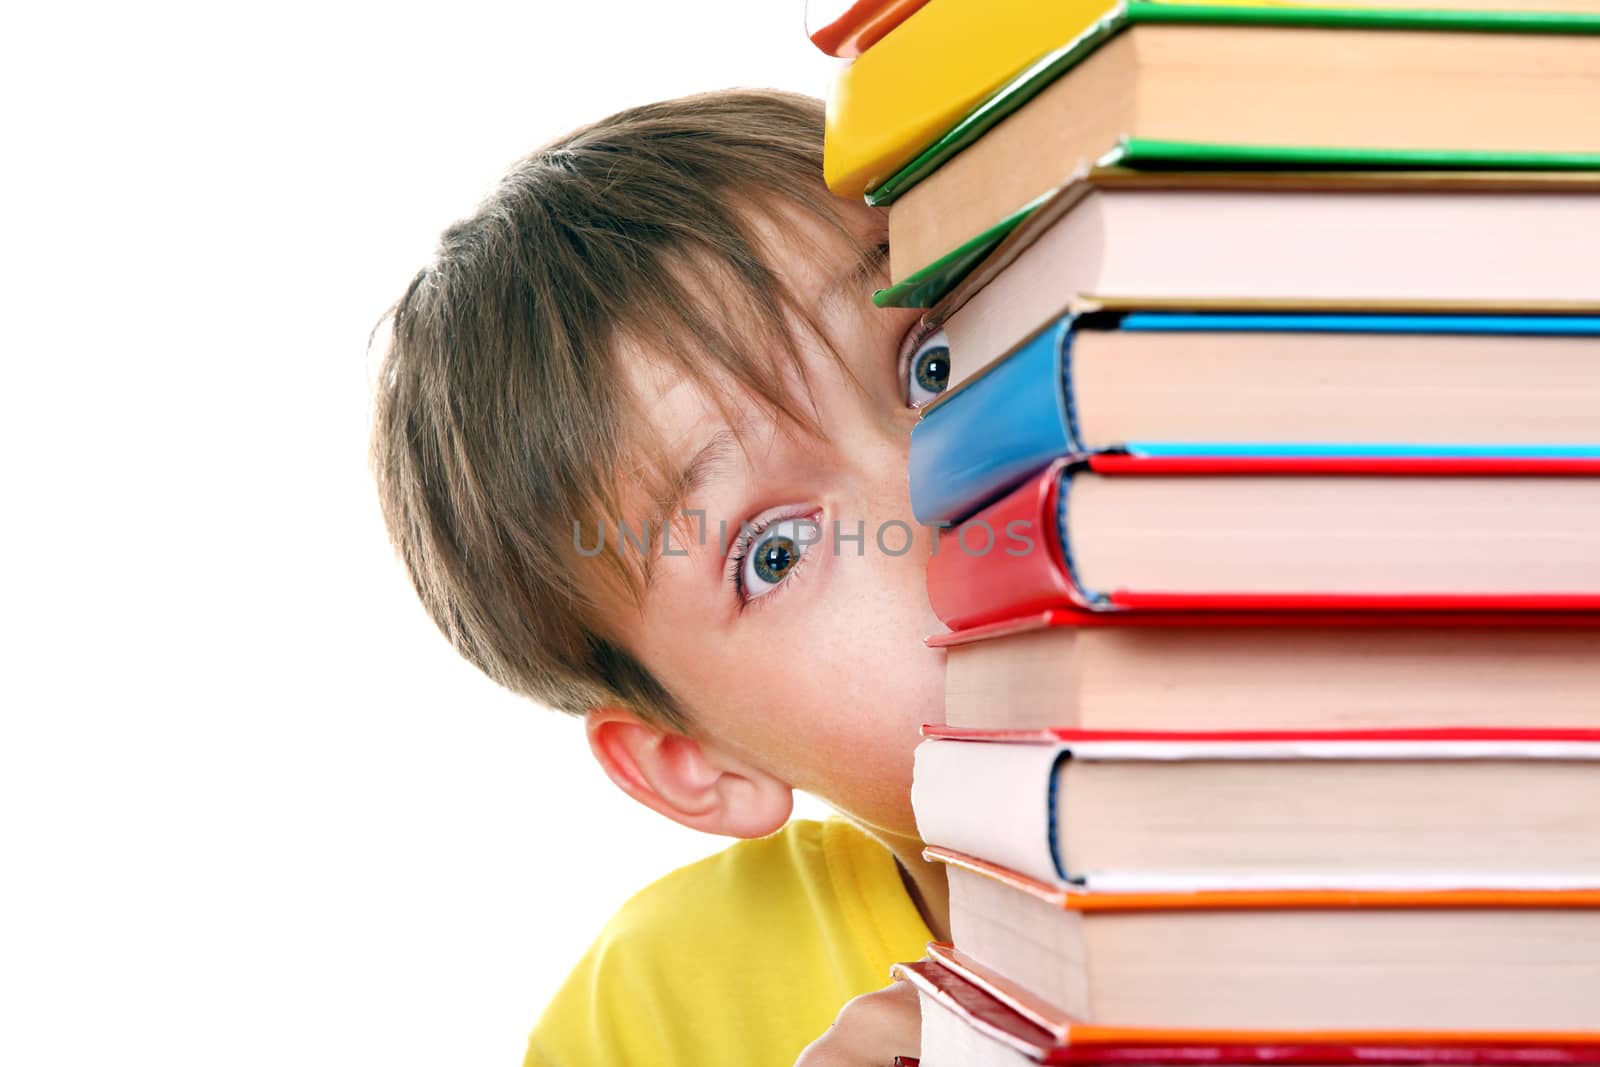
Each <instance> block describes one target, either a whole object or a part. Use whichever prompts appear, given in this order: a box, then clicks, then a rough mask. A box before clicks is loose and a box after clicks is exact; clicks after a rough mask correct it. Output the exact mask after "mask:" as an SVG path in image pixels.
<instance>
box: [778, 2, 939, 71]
mask: <svg viewBox="0 0 1600 1067" xmlns="http://www.w3.org/2000/svg"><path fill="white" fill-rule="evenodd" d="M927 2H928V0H807V3H806V35H807V36H809V37H810V38H811V43H812V44H814V45H816V46H817V47H818V48H820V49H822V51H824V52H826V53H827V54H828V55H830V56H838V57H839V58H840V59H854V58H855V57H856V56H859V55H860V54H861V53H863V52H865V51H866V50H867V49H869V48H871V47H872V46H873V45H875V44H877V43H878V42H879V41H880V40H882V39H883V38H884V36H885V35H887V34H888V32H889V31H890V30H892V29H894V28H895V27H896V26H898V25H900V24H901V23H902V22H904V21H905V20H906V19H908V18H910V17H911V16H912V15H913V14H915V13H916V10H917V9H918V8H919V7H921V6H922V5H923V4H925V3H927Z"/></svg>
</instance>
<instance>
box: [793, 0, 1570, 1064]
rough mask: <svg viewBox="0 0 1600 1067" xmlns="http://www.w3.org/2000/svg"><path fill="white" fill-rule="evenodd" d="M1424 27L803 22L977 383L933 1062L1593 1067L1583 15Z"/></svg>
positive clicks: (930, 418) (1115, 20)
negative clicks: (835, 65) (1533, 1066)
mask: <svg viewBox="0 0 1600 1067" xmlns="http://www.w3.org/2000/svg"><path fill="white" fill-rule="evenodd" d="M1439 6H1442V7H1447V8H1451V9H1450V10H1440V9H1430V10H1419V9H1410V8H1406V7H1402V6H1396V5H1395V4H1393V3H1389V2H1383V3H1378V4H1373V3H1364V4H1360V5H1350V6H1346V7H1333V6H1310V5H1295V4H1286V3H1277V4H1268V3H1236V4H1193V3H1178V2H1162V3H1158V2H1149V0H1131V2H1129V3H1126V4H1124V5H1121V6H1118V7H1116V8H1113V9H1110V10H1107V9H1105V8H1104V7H1103V6H1101V5H1098V4H1093V3H1078V2H1071V0H1066V2H1063V0H1054V2H1051V0H926V2H923V3H917V2H901V3H873V2H871V0H857V2H856V3H853V4H848V5H842V8H843V10H841V11H839V12H835V13H834V14H833V15H832V16H830V17H829V18H828V19H824V20H820V21H819V22H817V23H816V24H814V26H813V38H814V39H816V40H818V41H819V43H823V44H825V45H827V46H829V47H831V48H833V49H834V50H835V51H836V54H839V55H842V56H845V57H847V58H851V62H850V64H849V65H848V66H845V67H843V68H842V69H841V70H840V72H839V74H838V76H837V80H836V84H835V87H834V91H833V93H832V95H831V97H830V100H829V110H828V131H827V159H826V170H827V178H828V181H829V184H830V186H831V187H832V188H833V189H834V191H836V192H838V193H840V194H841V195H845V196H852V197H855V196H865V198H866V199H867V200H868V202H870V203H874V204H879V205H885V206H887V207H888V212H889V227H890V271H891V280H892V283H893V284H892V285H891V287H890V288H888V289H886V290H884V291H882V292H880V293H879V294H878V296H877V299H878V301H879V303H880V304H882V305H896V306H918V307H926V308H928V309H929V311H928V313H927V315H926V317H925V319H924V328H923V331H922V337H921V340H920V342H919V344H918V346H917V349H916V354H915V356H914V357H913V358H914V360H915V361H917V362H916V363H914V366H913V373H918V372H920V371H923V370H926V371H927V372H928V373H930V374H934V375H944V374H946V373H947V374H948V388H947V389H946V390H945V391H944V393H943V394H942V395H940V396H939V397H938V399H937V400H935V401H934V402H932V403H931V404H929V405H928V406H927V407H926V408H925V409H924V411H923V414H922V417H921V419H920V420H919V422H918V424H917V427H916V429H915V431H914V433H913V437H912V447H911V469H910V471H909V477H910V485H911V497H912V504H913V508H914V510H915V512H916V515H917V518H918V520H919V521H920V522H922V523H924V524H927V525H935V526H939V527H942V528H943V529H942V531H941V532H940V533H939V535H938V536H939V542H940V544H939V550H938V552H937V553H936V554H935V555H934V557H933V558H932V560H931V561H930V564H929V569H928V593H929V598H930V601H931V602H932V605H933V607H934V609H935V610H936V612H937V613H938V615H939V617H940V618H941V619H942V620H943V621H944V622H945V623H946V624H947V625H948V626H949V627H950V632H949V633H945V634H940V635H936V636H933V637H930V638H929V643H930V644H932V645H935V646H938V647H942V648H944V649H946V655H947V660H946V663H947V668H946V669H947V681H946V686H947V700H946V721H945V722H943V723H939V724H929V725H928V726H926V727H924V731H923V732H924V736H925V740H924V741H923V743H922V744H921V746H920V747H919V749H918V753H917V765H916V772H915V784H914V787H913V803H914V806H915V809H916V814H917V820H918V825H919V828H920V830H921V832H922V835H923V839H924V841H925V842H926V843H927V844H928V850H927V855H928V856H929V857H930V858H933V859H936V860H940V861H942V862H944V863H946V864H947V865H948V872H949V880H950V897H951V917H950V921H951V930H952V934H953V944H948V945H946V944H935V945H932V946H930V947H929V954H928V957H927V958H925V959H923V960H920V961H916V962H907V963H904V964H902V965H900V966H899V967H897V973H899V974H901V975H902V976H903V977H905V978H906V979H907V980H909V981H911V982H913V983H914V984H915V985H916V986H917V988H918V989H919V990H920V991H921V993H922V995H923V1024H922V1025H923V1047H922V1056H923V1060H922V1063H923V1067H951V1065H957V1064H959V1065H963V1067H967V1065H974V1064H977V1065H988V1064H1005V1065H1009V1067H1016V1065H1021V1064H1028V1063H1108V1064H1109V1063H1147V1064H1154V1063H1198V1062H1205V1063H1211V1064H1235V1063H1237V1064H1245V1063H1263V1062H1268V1061H1272V1062H1292V1063H1322V1064H1337V1063H1354V1062H1362V1063H1396V1064H1402V1063H1439V1062H1446V1063H1472V1064H1510V1063H1546V1064H1554V1063H1600V13H1596V12H1597V11H1600V4H1597V3H1595V0H1581V2H1576V3H1575V2H1572V0H1520V2H1519V0H1490V2H1489V3H1483V2H1472V3H1471V5H1470V6H1471V7H1472V8H1473V10H1461V8H1464V7H1466V6H1467V3H1465V2H1464V0H1445V2H1443V3H1442V4H1441V5H1439ZM1490 8H1494V9H1490ZM1510 8H1517V9H1518V10H1509V9H1510Z"/></svg>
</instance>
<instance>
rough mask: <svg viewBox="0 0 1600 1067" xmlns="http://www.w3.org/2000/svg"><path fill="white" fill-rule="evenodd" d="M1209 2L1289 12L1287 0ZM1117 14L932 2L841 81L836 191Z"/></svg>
mask: <svg viewBox="0 0 1600 1067" xmlns="http://www.w3.org/2000/svg"><path fill="white" fill-rule="evenodd" d="M1164 2H1167V3H1195V2H1196V0H1164ZM1200 2H1205V0H1200ZM1211 2H1214V3H1226V4H1229V5H1235V4H1237V5H1240V6H1264V7H1279V6H1284V4H1283V2H1282V0H1211ZM1292 6H1302V5H1298V4H1297V5H1292ZM1314 6H1319V7H1324V6H1349V7H1377V8H1393V7H1419V8H1441V9H1449V10H1472V9H1492V10H1505V11H1549V12H1557V11H1569V12H1570V11H1596V10H1600V0H1342V3H1341V2H1340V0H1319V2H1317V3H1316V4H1315V5H1314ZM1116 7H1117V2H1116V0H930V2H929V3H928V4H926V5H925V6H924V7H923V8H922V9H921V10H919V11H917V12H916V14H914V15H912V16H911V17H910V18H908V19H906V21H905V22H903V23H901V24H900V25H899V26H897V27H895V29H894V31H893V32H892V33H890V34H889V35H888V36H886V37H884V38H883V39H882V40H881V41H878V42H877V43H876V44H874V45H873V46H872V47H871V48H870V49H868V50H867V51H866V52H864V53H863V54H862V55H861V56H860V58H858V59H856V60H855V61H854V62H853V63H851V64H850V65H849V66H847V67H845V68H844V69H843V70H841V71H840V72H839V74H838V75H837V76H836V77H835V79H834V82H833V87H832V89H831V91H830V92H829V94H828V109H827V131H826V139H825V142H824V158H823V174H824V176H825V178H826V179H827V183H828V188H830V189H832V190H833V191H834V192H835V193H838V194H839V195H840V196H846V197H852V198H857V197H860V196H862V195H864V194H865V193H866V192H867V191H868V190H870V189H872V188H873V187H874V186H876V185H878V184H879V183H880V182H882V181H884V180H885V179H887V178H888V177H890V176H891V175H892V174H894V173H895V172H896V171H897V170H899V169H900V168H901V167H903V166H905V165H906V164H907V163H909V162H910V161H911V160H912V159H913V158H914V157H915V156H916V155H917V154H918V153H919V152H920V151H922V149H924V148H926V147H927V146H928V145H929V144H930V143H932V142H933V141H934V140H935V139H937V138H938V137H940V136H941V135H943V134H944V133H945V132H946V131H947V130H949V129H950V128H951V127H952V126H954V125H955V124H956V123H957V122H959V121H960V120H961V119H962V118H963V117H965V116H966V115H967V113H968V112H970V111H971V110H972V109H973V108H975V107H977V106H978V105H979V104H981V103H982V102H983V101H984V100H986V99H987V98H988V97H989V96H990V95H991V94H992V93H994V92H995V90H997V89H999V88H1000V87H1001V86H1002V85H1004V84H1005V83H1006V82H1007V81H1009V80H1010V79H1011V78H1012V77H1013V76H1014V75H1016V74H1017V73H1019V72H1020V71H1021V70H1022V69H1023V68H1024V67H1026V66H1028V64H1030V63H1032V62H1033V61H1034V60H1036V59H1038V58H1040V57H1041V56H1043V55H1044V54H1045V53H1047V52H1051V51H1054V50H1055V49H1057V48H1060V47H1061V46H1063V45H1065V44H1067V43H1069V42H1071V41H1072V40H1074V39H1075V38H1077V37H1078V36H1079V35H1080V34H1082V33H1084V32H1085V31H1087V30H1088V29H1089V28H1090V27H1091V26H1093V25H1094V24H1095V23H1096V22H1098V21H1100V20H1101V19H1103V18H1105V17H1106V16H1108V15H1110V14H1111V13H1112V11H1113V10H1115V9H1116Z"/></svg>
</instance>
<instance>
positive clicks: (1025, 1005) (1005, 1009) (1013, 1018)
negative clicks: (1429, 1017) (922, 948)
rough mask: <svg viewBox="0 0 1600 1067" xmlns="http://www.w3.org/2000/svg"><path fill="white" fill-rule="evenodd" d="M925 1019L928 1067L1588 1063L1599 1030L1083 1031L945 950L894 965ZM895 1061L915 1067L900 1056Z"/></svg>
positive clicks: (934, 948) (1597, 1059)
mask: <svg viewBox="0 0 1600 1067" xmlns="http://www.w3.org/2000/svg"><path fill="white" fill-rule="evenodd" d="M893 971H894V974H895V976H896V977H897V978H900V979H902V980H904V981H906V982H909V983H910V984H911V985H912V986H914V987H915V988H916V990H917V992H918V994H919V995H920V1000H921V1002H922V1015H923V1046H922V1061H923V1062H925V1063H927V1064H928V1065H929V1067H937V1065H944V1064H956V1063H960V1064H962V1065H963V1067H986V1065H990V1064H1005V1065H1012V1064H1027V1063H1045V1064H1144V1065H1151V1067H1153V1065H1157V1064H1202V1063H1203V1064H1213V1065H1220V1064H1241V1065H1242V1064H1262V1063H1286V1064H1355V1063H1360V1064H1397V1065H1398V1064H1461V1065H1479V1067H1488V1065H1491V1064H1549V1065H1556V1064H1594V1063H1600V1034H1549V1035H1528V1034H1522V1035H1510V1034H1501V1035H1480V1034H1464V1033H1450V1032H1445V1033H1423V1032H1414V1033H1405V1032H1400V1031H1394V1032H1374V1033H1357V1032H1343V1033H1341V1032H1324V1033H1317V1032H1304V1031H1300V1032H1286V1031H1277V1032H1268V1031H1224V1030H1170V1029H1140V1028H1127V1027H1125V1028H1112V1027H1103V1026H1089V1025H1085V1024H1083V1023H1081V1022H1078V1021H1077V1020H1074V1019H1071V1018H1069V1017H1067V1016H1064V1015H1062V1014H1061V1013H1059V1012H1056V1011H1054V1010H1053V1009H1051V1008H1049V1007H1048V1006H1047V1005H1043V1004H1042V1003H1040V1002H1039V1001H1038V1000H1037V999H1036V998H1034V997H1033V996H1032V995H1031V994H1029V993H1028V992H1027V991H1026V990H1023V989H1021V988H1020V987H1017V986H1015V985H1014V984H1012V983H1009V982H1006V981H1005V980H1003V979H999V978H998V977H997V976H995V975H993V974H992V972H988V971H986V970H985V969H984V968H982V967H981V965H978V964H976V963H975V961H972V960H971V959H969V958H967V957H966V956H965V955H964V954H963V953H961V952H959V951H956V950H955V949H953V948H952V947H951V946H949V945H943V944H938V943H935V944H931V945H929V946H928V958H926V959H923V960H919V961H917V962H915V963H897V964H895V965H894V968H893ZM898 1062H902V1063H908V1064H914V1063H916V1062H917V1061H916V1060H915V1059H908V1058H906V1057H901V1058H900V1059H899V1060H898Z"/></svg>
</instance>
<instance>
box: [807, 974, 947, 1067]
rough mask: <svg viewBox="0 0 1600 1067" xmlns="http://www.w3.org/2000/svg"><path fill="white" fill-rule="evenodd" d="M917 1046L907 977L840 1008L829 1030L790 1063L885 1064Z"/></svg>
mask: <svg viewBox="0 0 1600 1067" xmlns="http://www.w3.org/2000/svg"><path fill="white" fill-rule="evenodd" d="M921 1051H922V1012H921V1009H920V1007H919V1005H918V1003H917V991H916V989H915V988H913V987H912V986H911V985H910V984H909V983H907V982H891V983H889V984H888V985H887V986H885V987H884V988H882V989H880V990H878V991H877V992H876V993H863V994H862V995H861V996H859V997H856V998H855V999H854V1000H852V1001H850V1002H849V1003H847V1004H846V1005H845V1006H844V1007H843V1008H842V1009H840V1011H839V1017H838V1018H837V1019H835V1020H834V1022H833V1025H832V1026H831V1027H829V1028H828V1032H827V1033H825V1034H823V1035H822V1036H821V1037H819V1038H817V1039H816V1040H815V1041H813V1042H811V1044H809V1045H807V1046H806V1048H805V1051H804V1052H802V1053H800V1058H799V1059H798V1060H795V1061H794V1067H889V1065H890V1064H891V1063H893V1062H894V1058H895V1057H896V1056H917V1055H920V1054H921Z"/></svg>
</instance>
